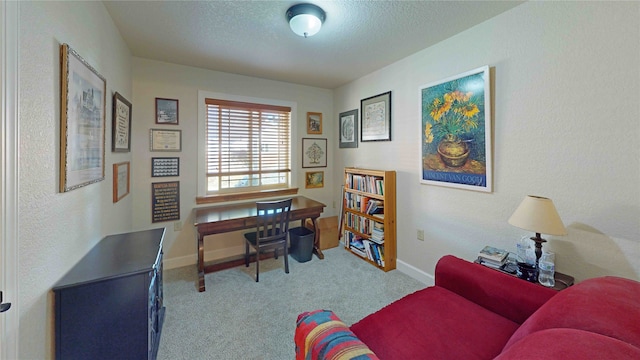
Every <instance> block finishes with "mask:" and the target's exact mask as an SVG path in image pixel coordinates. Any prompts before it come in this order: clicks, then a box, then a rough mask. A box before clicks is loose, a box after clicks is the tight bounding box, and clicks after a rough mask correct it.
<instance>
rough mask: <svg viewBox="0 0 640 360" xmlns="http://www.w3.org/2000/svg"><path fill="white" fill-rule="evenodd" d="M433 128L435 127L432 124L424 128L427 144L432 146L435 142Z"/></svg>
mask: <svg viewBox="0 0 640 360" xmlns="http://www.w3.org/2000/svg"><path fill="white" fill-rule="evenodd" d="M432 127H433V125H431V123H427V125H426V126H425V127H424V136H425V142H426V143H427V144H431V142H432V141H433V133H432V132H431V128H432Z"/></svg>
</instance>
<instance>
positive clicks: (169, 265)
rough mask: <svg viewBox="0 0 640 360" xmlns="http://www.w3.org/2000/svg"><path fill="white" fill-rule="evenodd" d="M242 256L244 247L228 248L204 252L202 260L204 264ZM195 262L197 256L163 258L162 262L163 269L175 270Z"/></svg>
mask: <svg viewBox="0 0 640 360" xmlns="http://www.w3.org/2000/svg"><path fill="white" fill-rule="evenodd" d="M243 254H244V245H241V246H234V247H229V248H225V249H220V250H210V251H205V252H204V260H205V262H206V261H211V260H215V259H224V258H228V257H232V256H238V255H243ZM197 262H198V255H197V254H193V255H186V256H179V257H174V258H170V259H167V258H165V259H164V261H163V263H164V268H165V269H175V268H179V267H183V266H190V265H193V266H196V264H197Z"/></svg>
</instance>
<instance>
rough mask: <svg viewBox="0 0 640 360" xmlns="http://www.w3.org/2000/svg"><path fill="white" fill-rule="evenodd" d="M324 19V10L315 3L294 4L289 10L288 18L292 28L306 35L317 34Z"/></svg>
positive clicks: (297, 32)
mask: <svg viewBox="0 0 640 360" xmlns="http://www.w3.org/2000/svg"><path fill="white" fill-rule="evenodd" d="M324 19H325V13H324V11H323V10H322V9H321V8H319V7H318V6H316V5H313V4H298V5H293V6H292V7H290V8H289V10H287V20H288V21H289V26H290V27H291V30H292V31H293V32H294V33H296V34H297V35H300V36H304V37H309V36H313V35H315V34H317V33H318V31H320V28H321V27H322V23H323V22H324Z"/></svg>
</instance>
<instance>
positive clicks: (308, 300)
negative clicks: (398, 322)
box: [158, 247, 425, 360]
mask: <svg viewBox="0 0 640 360" xmlns="http://www.w3.org/2000/svg"><path fill="white" fill-rule="evenodd" d="M324 253H325V259H324V260H319V259H318V258H317V257H316V256H315V255H314V256H313V258H312V260H311V261H308V262H306V263H298V262H297V261H296V260H294V259H293V258H291V257H290V258H289V271H290V272H289V274H285V272H284V263H283V260H282V257H279V258H278V260H275V259H269V260H265V261H262V262H261V263H260V282H259V283H256V282H255V281H254V275H255V264H251V265H250V266H249V267H248V268H245V267H244V266H240V267H236V268H233V269H228V270H224V271H220V272H215V273H211V274H207V275H206V276H205V280H206V287H207V291H206V292H202V293H199V292H198V290H197V288H196V283H197V276H196V268H195V265H194V266H189V267H183V268H179V269H171V270H165V272H164V304H165V306H166V315H165V322H164V327H163V330H162V338H161V340H160V350H159V352H158V359H160V360H169V359H171V360H173V359H221V360H236V359H237V360H247V359H263V360H284V359H293V358H294V357H295V346H294V342H293V334H294V330H295V324H296V318H297V316H298V314H299V313H301V312H304V311H310V310H315V309H328V310H333V311H334V312H335V313H336V314H337V315H338V316H339V317H340V318H341V319H342V320H343V321H344V322H345V323H347V324H348V325H350V324H352V323H354V322H356V321H358V320H360V319H361V318H363V317H364V316H366V315H367V314H369V313H372V312H374V311H376V310H378V309H380V308H382V307H383V306H385V305H387V304H389V303H391V302H393V301H395V300H397V299H399V298H401V297H403V296H405V295H407V294H409V293H411V292H414V291H416V290H418V289H422V288H424V287H425V285H424V284H422V283H420V282H418V281H417V280H414V279H412V278H410V277H409V276H407V275H405V274H403V273H401V272H399V271H397V270H394V271H390V272H387V273H385V272H383V271H381V270H378V269H377V268H375V267H374V266H372V265H370V264H368V263H366V262H364V261H362V260H360V259H358V258H357V257H356V256H354V255H353V254H351V253H349V252H347V251H346V250H344V249H343V248H342V247H337V248H332V249H328V250H325V251H324Z"/></svg>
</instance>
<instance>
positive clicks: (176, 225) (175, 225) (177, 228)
mask: <svg viewBox="0 0 640 360" xmlns="http://www.w3.org/2000/svg"><path fill="white" fill-rule="evenodd" d="M173 231H182V221H176V222H174V223H173Z"/></svg>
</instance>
